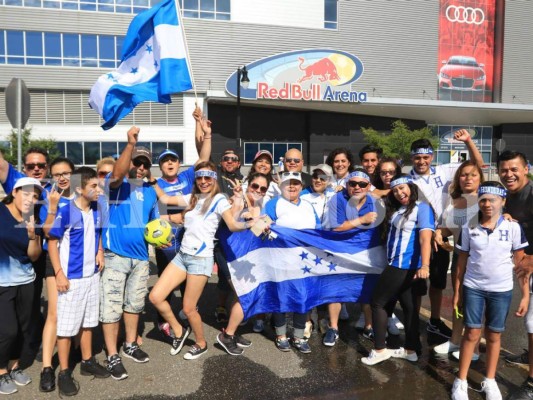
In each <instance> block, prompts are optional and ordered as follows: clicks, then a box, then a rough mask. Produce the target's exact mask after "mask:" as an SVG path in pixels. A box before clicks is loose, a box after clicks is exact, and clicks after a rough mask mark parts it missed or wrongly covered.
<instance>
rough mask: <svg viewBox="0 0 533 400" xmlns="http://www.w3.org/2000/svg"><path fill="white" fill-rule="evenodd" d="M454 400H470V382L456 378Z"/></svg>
mask: <svg viewBox="0 0 533 400" xmlns="http://www.w3.org/2000/svg"><path fill="white" fill-rule="evenodd" d="M452 400H468V382H467V381H466V380H464V381H463V380H461V379H459V378H455V380H454V381H453V386H452Z"/></svg>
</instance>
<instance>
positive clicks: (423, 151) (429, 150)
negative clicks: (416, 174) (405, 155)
mask: <svg viewBox="0 0 533 400" xmlns="http://www.w3.org/2000/svg"><path fill="white" fill-rule="evenodd" d="M417 154H433V149H432V148H430V147H419V148H418V149H413V150H411V155H412V156H416V155H417Z"/></svg>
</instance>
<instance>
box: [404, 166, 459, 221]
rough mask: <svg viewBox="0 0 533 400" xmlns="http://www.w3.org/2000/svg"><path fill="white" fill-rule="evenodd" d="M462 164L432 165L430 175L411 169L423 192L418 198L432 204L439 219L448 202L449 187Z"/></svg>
mask: <svg viewBox="0 0 533 400" xmlns="http://www.w3.org/2000/svg"><path fill="white" fill-rule="evenodd" d="M460 165H461V164H458V163H455V164H442V165H437V166H436V167H430V173H429V175H418V174H417V173H416V172H415V170H414V169H412V170H411V177H412V178H413V181H414V183H415V184H416V185H417V186H418V189H419V192H421V193H420V196H419V197H418V199H419V200H424V201H426V202H428V203H429V204H431V205H432V207H433V209H434V210H435V214H437V219H438V218H440V216H441V215H442V212H443V211H444V207H445V206H446V204H447V203H448V188H449V186H450V183H451V182H452V180H453V176H454V175H455V171H457V169H458V168H459V166H460Z"/></svg>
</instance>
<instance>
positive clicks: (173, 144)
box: [167, 142, 183, 160]
mask: <svg viewBox="0 0 533 400" xmlns="http://www.w3.org/2000/svg"><path fill="white" fill-rule="evenodd" d="M167 148H168V149H170V150H174V151H175V152H176V153H178V156H180V160H183V143H176V142H171V143H169V144H168V147H167Z"/></svg>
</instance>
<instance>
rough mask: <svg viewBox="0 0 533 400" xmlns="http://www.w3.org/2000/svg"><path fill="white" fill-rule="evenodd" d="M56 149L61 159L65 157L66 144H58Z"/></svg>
mask: <svg viewBox="0 0 533 400" xmlns="http://www.w3.org/2000/svg"><path fill="white" fill-rule="evenodd" d="M56 149H57V151H58V152H59V155H60V156H61V157H65V154H66V153H65V142H56Z"/></svg>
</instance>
